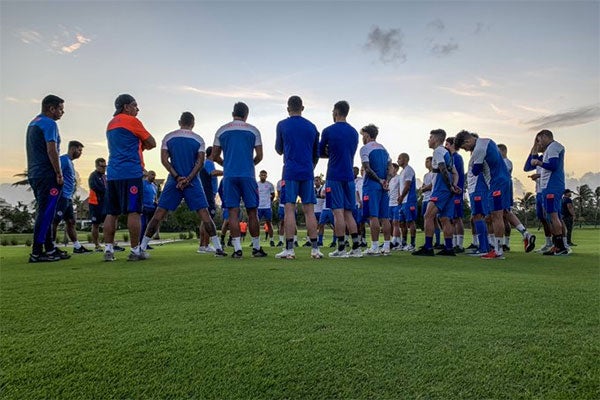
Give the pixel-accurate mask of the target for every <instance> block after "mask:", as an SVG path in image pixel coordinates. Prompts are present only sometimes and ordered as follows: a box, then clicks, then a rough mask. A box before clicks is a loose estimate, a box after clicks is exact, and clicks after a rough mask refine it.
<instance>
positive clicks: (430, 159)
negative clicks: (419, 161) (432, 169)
mask: <svg viewBox="0 0 600 400" xmlns="http://www.w3.org/2000/svg"><path fill="white" fill-rule="evenodd" d="M427 160H429V161H433V157H432V156H429V157H427V158H426V159H425V161H427Z"/></svg>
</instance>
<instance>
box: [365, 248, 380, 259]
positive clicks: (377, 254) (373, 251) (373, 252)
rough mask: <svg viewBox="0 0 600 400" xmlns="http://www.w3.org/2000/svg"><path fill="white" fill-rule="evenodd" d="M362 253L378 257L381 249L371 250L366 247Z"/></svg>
mask: <svg viewBox="0 0 600 400" xmlns="http://www.w3.org/2000/svg"><path fill="white" fill-rule="evenodd" d="M362 255H363V256H369V257H379V256H380V255H381V251H380V250H379V249H377V250H373V249H372V248H368V249H366V250H365V251H363V252H362Z"/></svg>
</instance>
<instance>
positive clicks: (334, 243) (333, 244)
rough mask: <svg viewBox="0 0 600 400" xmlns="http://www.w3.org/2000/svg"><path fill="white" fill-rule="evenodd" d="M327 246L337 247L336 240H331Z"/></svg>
mask: <svg viewBox="0 0 600 400" xmlns="http://www.w3.org/2000/svg"><path fill="white" fill-rule="evenodd" d="M329 247H330V248H334V247H337V243H336V242H331V243H330V244H329Z"/></svg>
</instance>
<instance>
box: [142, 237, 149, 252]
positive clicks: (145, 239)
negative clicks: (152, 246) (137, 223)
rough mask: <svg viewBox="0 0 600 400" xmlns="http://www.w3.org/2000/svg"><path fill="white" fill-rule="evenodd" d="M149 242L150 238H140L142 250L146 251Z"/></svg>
mask: <svg viewBox="0 0 600 400" xmlns="http://www.w3.org/2000/svg"><path fill="white" fill-rule="evenodd" d="M150 240H152V238H149V237H148V236H144V237H143V238H142V244H141V247H142V250H146V249H147V248H148V244H149V243H150Z"/></svg>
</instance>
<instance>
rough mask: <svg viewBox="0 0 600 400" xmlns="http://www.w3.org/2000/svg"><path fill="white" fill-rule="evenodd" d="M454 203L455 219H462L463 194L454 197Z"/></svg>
mask: <svg viewBox="0 0 600 400" xmlns="http://www.w3.org/2000/svg"><path fill="white" fill-rule="evenodd" d="M453 202H454V218H462V217H463V216H464V212H463V196H462V194H459V195H457V196H454V201H453Z"/></svg>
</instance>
